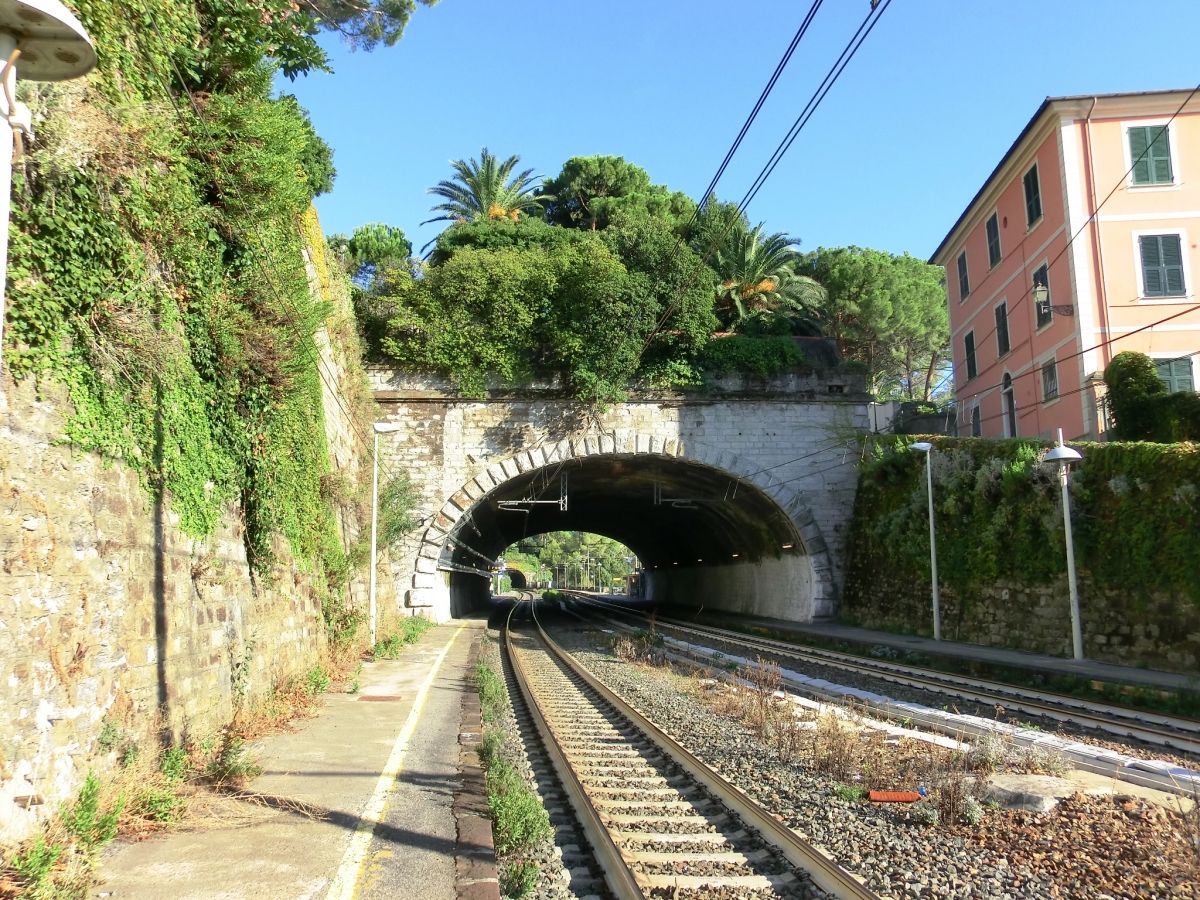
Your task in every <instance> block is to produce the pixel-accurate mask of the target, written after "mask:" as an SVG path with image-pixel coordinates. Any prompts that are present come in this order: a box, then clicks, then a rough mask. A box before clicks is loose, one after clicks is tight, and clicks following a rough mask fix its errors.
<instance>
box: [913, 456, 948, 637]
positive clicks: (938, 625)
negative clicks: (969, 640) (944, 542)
mask: <svg viewBox="0 0 1200 900" xmlns="http://www.w3.org/2000/svg"><path fill="white" fill-rule="evenodd" d="M909 447H910V448H912V449H913V450H916V451H917V452H918V453H924V454H925V486H926V488H927V489H928V495H929V570H930V573H931V574H930V578H931V582H932V587H933V639H934V640H935V641H940V640H941V639H942V606H941V597H940V596H939V595H938V570H937V533H936V531H935V530H934V527H933V444H931V443H929V441H917V442H916V443H913V444H909Z"/></svg>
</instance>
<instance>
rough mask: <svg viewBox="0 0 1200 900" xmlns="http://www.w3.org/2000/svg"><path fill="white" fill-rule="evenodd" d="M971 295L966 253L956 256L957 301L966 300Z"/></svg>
mask: <svg viewBox="0 0 1200 900" xmlns="http://www.w3.org/2000/svg"><path fill="white" fill-rule="evenodd" d="M969 293H971V279H970V278H968V277H967V251H966V250H964V251H963V252H962V253H960V254H958V299H959V300H960V301H961V300H966V299H967V294H969Z"/></svg>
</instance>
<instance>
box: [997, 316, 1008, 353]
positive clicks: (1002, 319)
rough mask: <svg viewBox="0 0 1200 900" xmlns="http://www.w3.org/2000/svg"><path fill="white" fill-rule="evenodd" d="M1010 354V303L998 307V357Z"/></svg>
mask: <svg viewBox="0 0 1200 900" xmlns="http://www.w3.org/2000/svg"><path fill="white" fill-rule="evenodd" d="M1007 352H1008V303H1001V304H1000V305H999V306H997V307H996V355H997V356H1003V355H1004V354H1005V353H1007Z"/></svg>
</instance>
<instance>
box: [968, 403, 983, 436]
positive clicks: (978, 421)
mask: <svg viewBox="0 0 1200 900" xmlns="http://www.w3.org/2000/svg"><path fill="white" fill-rule="evenodd" d="M971 437H983V416H981V415H980V414H979V404H978V403H976V404H975V405H974V406H973V407H972V408H971Z"/></svg>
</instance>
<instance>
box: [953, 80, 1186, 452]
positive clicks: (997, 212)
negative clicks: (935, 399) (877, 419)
mask: <svg viewBox="0 0 1200 900" xmlns="http://www.w3.org/2000/svg"><path fill="white" fill-rule="evenodd" d="M1197 240H1200V94H1195V93H1194V92H1192V91H1163V92H1154V93H1139V94H1101V95H1099V96H1088V97H1051V98H1048V99H1047V100H1046V101H1045V102H1044V103H1043V104H1042V105H1041V107H1039V108H1038V111H1037V112H1036V113H1034V116H1033V118H1032V119H1030V120H1029V123H1028V124H1027V125H1026V126H1025V129H1024V130H1023V131H1022V132H1021V134H1020V135H1019V136H1018V137H1017V140H1016V141H1015V143H1013V145H1012V146H1011V147H1010V148H1009V149H1008V152H1007V153H1005V155H1004V158H1003V159H1001V160H1000V164H999V165H998V166H996V168H995V170H994V171H993V172H992V174H991V175H990V176H989V177H988V179H987V181H986V182H984V185H983V187H982V188H980V190H979V193H977V194H976V195H975V197H974V199H972V200H971V202H970V204H969V205H968V206H967V208H966V210H965V211H964V212H963V214H962V215H961V216H959V218H958V221H957V222H955V223H954V227H953V228H951V229H950V232H949V234H947V235H946V237H945V238H944V239H943V240H942V243H941V244H940V245H939V246H938V248H937V250H936V251H935V252H934V254H933V256H932V257H931V258H930V262H932V263H935V264H936V265H940V266H943V267H945V269H946V285H947V287H946V291H947V294H948V302H949V305H950V329H951V336H952V337H951V339H952V342H953V357H954V393H955V397H956V398H957V402H958V410H959V415H958V422H959V434H963V435H970V434H976V435H983V436H986V437H1005V436H1012V435H1028V436H1038V435H1040V436H1043V437H1049V436H1052V435H1053V434H1054V431H1055V429H1057V428H1062V429H1063V433H1064V435H1066V436H1067V437H1069V438H1098V437H1100V436H1101V435H1102V434H1103V433H1104V431H1105V428H1106V423H1105V415H1104V401H1103V395H1104V384H1103V381H1102V380H1101V379H1102V376H1103V374H1104V367H1105V366H1106V365H1108V362H1109V360H1111V359H1112V358H1113V356H1115V355H1116V354H1117V353H1120V352H1121V351H1122V350H1137V351H1140V352H1142V353H1145V354H1147V355H1148V356H1150V357H1151V358H1153V359H1154V360H1155V361H1156V363H1157V365H1158V369H1159V377H1160V378H1162V379H1163V381H1164V382H1165V383H1166V384H1167V385H1168V387H1169V388H1170V389H1171V390H1195V389H1196V386H1197V385H1198V384H1200V292H1198V291H1197V284H1196V279H1197V278H1200V251H1197ZM1042 286H1044V287H1045V288H1046V290H1040V288H1041V287H1042ZM1039 300H1040V301H1041V302H1039Z"/></svg>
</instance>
